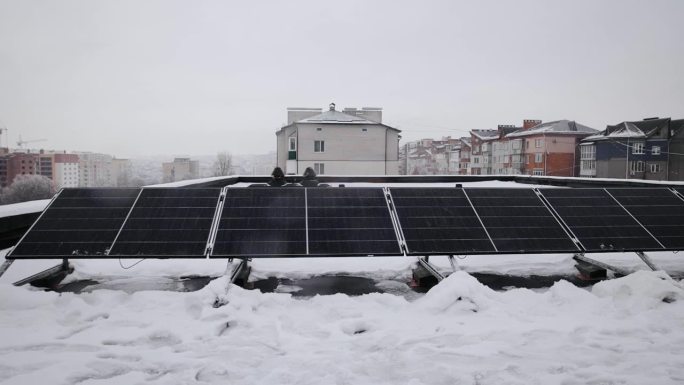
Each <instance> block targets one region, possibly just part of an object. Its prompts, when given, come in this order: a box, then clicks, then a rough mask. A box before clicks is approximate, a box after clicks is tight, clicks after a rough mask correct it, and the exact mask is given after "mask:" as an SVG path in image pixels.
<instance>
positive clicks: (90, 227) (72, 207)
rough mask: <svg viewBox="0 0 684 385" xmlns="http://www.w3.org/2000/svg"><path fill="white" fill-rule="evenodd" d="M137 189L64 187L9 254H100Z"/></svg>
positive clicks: (121, 219)
mask: <svg viewBox="0 0 684 385" xmlns="http://www.w3.org/2000/svg"><path fill="white" fill-rule="evenodd" d="M139 192H140V189H100V188H96V189H64V190H62V191H61V192H60V193H59V195H58V196H57V198H56V199H54V201H53V202H52V203H51V204H50V206H49V207H48V208H47V209H46V210H45V211H44V212H43V214H42V215H41V216H40V217H39V218H38V220H37V221H36V223H35V224H34V225H33V227H32V228H31V229H30V230H29V231H28V232H27V233H26V235H25V236H24V238H23V239H22V240H20V241H19V243H18V244H17V246H16V247H15V248H14V250H12V253H11V256H12V257H13V258H22V257H33V258H54V257H61V256H64V257H69V258H90V257H93V256H104V255H105V254H106V252H107V250H108V249H109V247H110V246H111V245H112V242H114V238H116V234H117V233H118V232H119V229H120V228H121V225H122V224H123V222H124V220H125V219H126V215H128V212H129V211H130V209H131V206H133V202H135V198H136V197H137V196H138V193H139Z"/></svg>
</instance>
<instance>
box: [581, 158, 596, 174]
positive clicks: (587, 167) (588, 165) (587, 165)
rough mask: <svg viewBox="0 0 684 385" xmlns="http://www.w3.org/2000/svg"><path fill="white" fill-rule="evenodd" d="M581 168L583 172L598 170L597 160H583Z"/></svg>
mask: <svg viewBox="0 0 684 385" xmlns="http://www.w3.org/2000/svg"><path fill="white" fill-rule="evenodd" d="M580 168H581V171H582V173H584V172H585V171H587V172H588V171H594V170H596V161H595V160H582V161H581V163H580Z"/></svg>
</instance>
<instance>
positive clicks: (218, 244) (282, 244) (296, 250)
mask: <svg viewBox="0 0 684 385" xmlns="http://www.w3.org/2000/svg"><path fill="white" fill-rule="evenodd" d="M303 255H306V207H305V200H304V189H299V188H297V189H295V188H292V189H273V188H263V189H250V188H246V189H240V188H235V189H228V193H227V195H226V199H225V203H224V205H223V212H222V214H221V218H220V221H219V225H218V229H217V232H216V240H215V242H214V249H213V252H212V256H216V257H221V256H227V257H242V256H248V257H263V256H303Z"/></svg>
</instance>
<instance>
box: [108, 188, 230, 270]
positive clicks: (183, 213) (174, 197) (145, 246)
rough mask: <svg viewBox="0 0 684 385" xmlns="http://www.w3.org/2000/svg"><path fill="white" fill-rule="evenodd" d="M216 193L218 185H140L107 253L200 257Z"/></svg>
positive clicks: (114, 254)
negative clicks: (158, 186) (140, 191)
mask: <svg viewBox="0 0 684 385" xmlns="http://www.w3.org/2000/svg"><path fill="white" fill-rule="evenodd" d="M220 194H221V189H219V188H188V189H179V188H146V189H143V191H142V193H141V194H140V198H138V200H137V202H136V203H135V207H133V210H132V211H131V214H130V216H129V217H128V219H127V220H126V222H125V223H124V225H123V228H122V229H121V233H120V234H119V236H118V238H117V239H116V242H114V245H113V246H112V250H111V251H110V253H109V255H110V256H117V257H119V256H129V257H130V256H136V257H147V256H150V257H160V258H170V257H176V258H179V257H190V258H193V257H195V258H200V257H204V256H205V254H206V246H207V240H208V238H209V231H210V229H211V225H212V221H213V219H214V213H215V212H216V204H217V203H218V198H219V195H220Z"/></svg>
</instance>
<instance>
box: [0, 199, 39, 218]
mask: <svg viewBox="0 0 684 385" xmlns="http://www.w3.org/2000/svg"><path fill="white" fill-rule="evenodd" d="M48 203H50V199H41V200H37V201H28V202H21V203H13V204H10V205H2V206H0V218H4V217H11V216H15V215H22V214H30V213H39V212H41V211H43V210H44V209H45V207H47V205H48Z"/></svg>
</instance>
